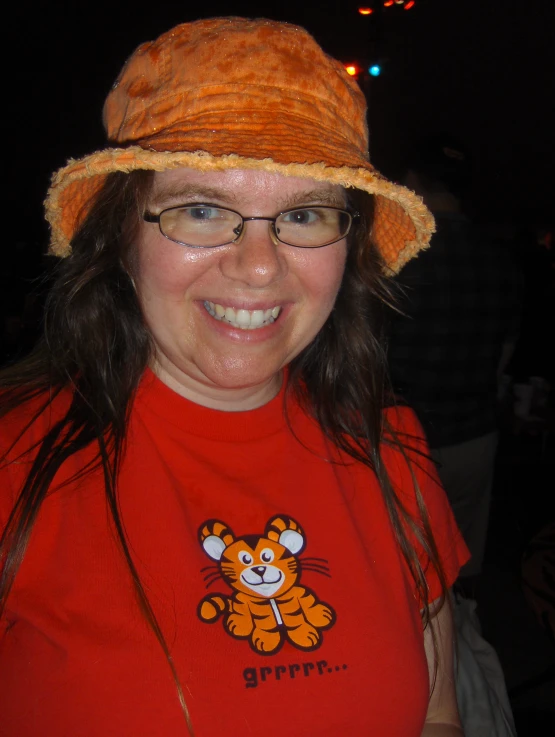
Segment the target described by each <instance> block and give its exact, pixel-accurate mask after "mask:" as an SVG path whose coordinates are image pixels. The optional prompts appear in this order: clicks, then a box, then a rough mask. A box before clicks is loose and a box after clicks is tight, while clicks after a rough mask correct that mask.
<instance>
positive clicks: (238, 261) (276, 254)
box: [220, 220, 288, 289]
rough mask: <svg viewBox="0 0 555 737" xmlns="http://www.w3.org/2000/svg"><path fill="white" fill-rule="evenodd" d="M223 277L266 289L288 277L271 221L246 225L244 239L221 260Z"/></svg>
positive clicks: (228, 248) (285, 263) (228, 250)
mask: <svg viewBox="0 0 555 737" xmlns="http://www.w3.org/2000/svg"><path fill="white" fill-rule="evenodd" d="M220 270H221V272H222V274H223V275H224V276H225V277H227V278H228V279H232V280H233V281H237V282H242V283H243V284H246V285H248V286H250V287H254V288H258V289H262V288H264V287H268V286H270V285H272V284H273V283H274V282H276V281H279V280H280V279H282V278H283V277H284V276H285V275H286V274H287V270H288V267H287V260H286V258H285V255H284V254H283V253H282V250H281V248H280V244H279V241H277V240H276V239H275V238H273V237H272V233H271V225H270V223H268V222H267V221H264V220H259V221H258V220H257V221H245V224H244V226H243V232H242V233H241V237H240V238H239V240H238V241H236V242H235V243H232V244H231V245H230V246H228V247H227V248H226V250H225V252H224V253H222V256H221V259H220Z"/></svg>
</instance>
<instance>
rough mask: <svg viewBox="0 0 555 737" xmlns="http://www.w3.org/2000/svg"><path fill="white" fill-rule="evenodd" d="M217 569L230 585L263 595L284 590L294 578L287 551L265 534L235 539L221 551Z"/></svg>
mask: <svg viewBox="0 0 555 737" xmlns="http://www.w3.org/2000/svg"><path fill="white" fill-rule="evenodd" d="M249 543H250V544H249ZM220 570H221V571H222V574H223V576H224V579H225V580H226V582H227V583H228V584H229V585H230V586H231V587H232V588H234V589H236V590H237V591H244V592H245V593H251V594H254V595H255V596H260V597H264V598H271V597H273V596H275V595H276V594H277V593H278V592H279V593H284V592H285V591H288V590H289V589H290V588H291V586H293V585H294V584H295V583H296V582H297V578H298V574H297V561H296V559H295V557H294V556H293V554H292V553H291V551H290V550H287V548H285V547H283V545H280V544H279V543H274V542H272V541H271V540H268V539H267V538H258V540H256V541H248V540H246V539H244V538H242V539H241V538H240V539H239V540H237V542H235V543H233V545H231V546H230V547H229V548H227V549H226V550H225V552H224V553H223V555H222V558H221V560H220Z"/></svg>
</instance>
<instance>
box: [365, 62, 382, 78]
mask: <svg viewBox="0 0 555 737" xmlns="http://www.w3.org/2000/svg"><path fill="white" fill-rule="evenodd" d="M368 72H369V73H370V76H372V77H379V76H380V74H381V73H382V68H381V66H380V65H379V64H372V66H371V67H369V69H368Z"/></svg>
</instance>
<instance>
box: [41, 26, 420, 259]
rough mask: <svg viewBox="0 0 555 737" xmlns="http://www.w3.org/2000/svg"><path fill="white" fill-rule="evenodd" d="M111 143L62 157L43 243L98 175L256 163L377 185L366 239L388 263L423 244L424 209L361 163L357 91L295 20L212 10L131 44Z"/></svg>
mask: <svg viewBox="0 0 555 737" xmlns="http://www.w3.org/2000/svg"><path fill="white" fill-rule="evenodd" d="M104 126H105V129H106V133H107V136H108V140H109V142H110V143H111V144H113V147H111V148H107V149H104V150H102V151H97V152H96V153H93V154H91V155H89V156H86V157H84V158H82V159H80V160H70V161H69V162H68V164H67V165H66V166H65V167H64V168H62V169H60V170H59V171H58V172H57V173H56V174H55V175H54V176H53V178H52V185H51V187H50V190H49V192H48V196H47V199H46V202H45V207H46V218H47V220H48V222H49V223H50V226H51V230H52V237H51V242H50V252H51V253H53V254H55V255H57V256H67V255H68V254H69V253H70V250H71V248H70V242H71V239H72V237H73V235H74V233H75V231H76V229H77V228H78V227H79V225H80V224H81V223H82V222H83V219H84V218H85V217H86V215H87V212H88V210H89V208H90V205H91V203H92V201H93V200H94V198H95V196H96V195H97V193H98V192H99V190H100V188H101V187H102V185H103V183H104V180H105V178H106V176H107V175H108V174H109V173H111V172H115V171H121V172H131V171H134V170H136V169H150V170H154V171H164V170H166V169H173V168H177V167H183V166H186V167H192V168H194V169H197V170H200V171H224V170H226V169H232V168H234V169H263V170H265V171H271V172H276V173H278V174H282V175H284V176H294V177H309V178H312V179H315V180H319V181H326V182H331V183H333V184H339V185H341V186H343V187H355V188H357V189H361V190H364V191H366V192H369V193H370V194H373V195H375V198H376V199H375V201H376V204H375V220H374V226H373V239H374V242H375V243H376V245H377V247H378V248H379V250H380V252H381V254H382V257H383V259H384V261H385V264H386V266H387V267H388V268H389V270H390V271H391V272H393V273H396V272H398V271H399V269H401V267H402V266H403V265H404V264H405V263H406V262H407V261H408V260H409V259H410V258H412V257H413V256H414V255H415V254H416V253H417V252H418V251H419V250H420V249H422V248H426V247H427V246H428V244H429V240H430V237H431V234H432V232H433V230H434V223H433V218H432V216H431V215H430V213H429V212H428V210H427V209H426V207H425V206H424V205H423V203H422V201H421V199H420V198H419V197H417V196H416V195H415V194H414V193H413V192H411V191H410V190H407V189H405V188H404V187H401V186H399V185H396V184H393V183H392V182H389V181H388V180H386V179H385V178H384V177H382V176H381V175H380V174H379V172H377V171H376V170H375V169H374V168H373V167H372V165H371V164H370V161H369V157H368V130H367V126H366V104H365V99H364V95H363V94H362V92H361V90H360V88H359V87H358V85H357V84H356V82H355V81H354V80H352V79H351V78H350V77H349V75H348V74H347V73H346V72H345V70H344V69H343V66H342V65H341V64H340V63H339V62H338V61H336V60H334V59H332V58H330V57H329V56H327V55H326V54H324V52H323V51H322V49H321V48H320V47H319V46H318V44H317V43H316V42H315V40H314V39H313V38H312V36H310V35H309V34H308V33H307V32H306V31H305V30H304V29H302V28H299V27H297V26H294V25H291V24H288V23H279V22H275V21H271V20H264V19H262V20H248V19H244V18H212V19H209V20H199V21H196V22H193V23H184V24H182V25H179V26H177V27H175V28H173V29H172V30H170V31H168V32H167V33H164V34H163V35H162V36H160V37H159V38H158V39H157V40H156V41H152V42H148V43H145V44H143V45H142V46H139V48H138V49H137V50H136V51H135V52H134V54H133V55H132V56H131V57H130V59H129V60H128V61H127V63H126V65H125V66H124V68H123V70H122V72H121V73H120V76H119V77H118V79H117V81H116V83H115V84H114V86H113V88H112V90H111V92H110V93H109V95H108V97H107V99H106V102H105V105H104Z"/></svg>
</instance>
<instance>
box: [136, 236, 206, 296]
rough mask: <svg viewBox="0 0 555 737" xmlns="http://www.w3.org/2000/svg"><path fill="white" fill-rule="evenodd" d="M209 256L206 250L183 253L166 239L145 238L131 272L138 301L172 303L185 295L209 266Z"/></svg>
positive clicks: (188, 250)
mask: <svg viewBox="0 0 555 737" xmlns="http://www.w3.org/2000/svg"><path fill="white" fill-rule="evenodd" d="M210 256H211V254H210V253H209V252H207V251H193V250H192V249H187V250H185V249H183V248H182V247H181V246H179V245H177V244H173V243H171V241H168V240H167V239H165V238H161V239H160V238H155V239H147V238H144V239H143V241H142V242H141V243H140V245H139V247H138V249H137V255H136V259H135V264H136V268H135V270H134V273H133V278H134V281H135V284H136V286H137V290H138V292H139V298H140V299H141V298H142V299H150V298H153V297H156V298H158V299H170V300H173V299H175V298H176V297H182V296H184V294H185V292H186V291H187V289H188V288H189V287H190V286H191V285H192V284H193V283H194V282H195V281H196V280H197V279H198V278H200V277H201V276H202V274H203V273H204V272H205V271H206V269H207V268H208V267H209V264H210Z"/></svg>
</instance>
